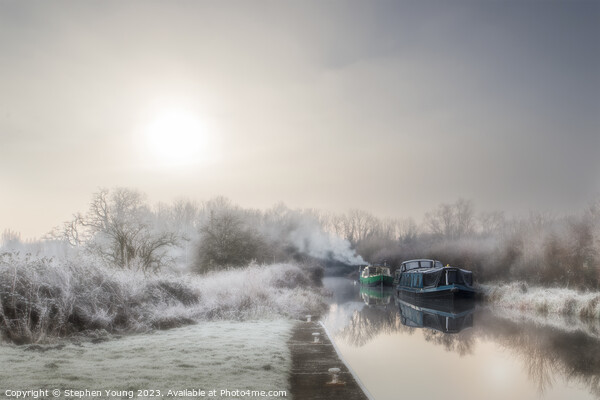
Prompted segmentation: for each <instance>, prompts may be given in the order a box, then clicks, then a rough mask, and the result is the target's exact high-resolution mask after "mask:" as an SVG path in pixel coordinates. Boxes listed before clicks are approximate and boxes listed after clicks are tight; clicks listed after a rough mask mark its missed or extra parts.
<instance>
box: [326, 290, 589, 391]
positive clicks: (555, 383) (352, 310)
mask: <svg viewBox="0 0 600 400" xmlns="http://www.w3.org/2000/svg"><path fill="white" fill-rule="evenodd" d="M331 283H332V282H326V285H327V287H330V288H332V290H333V291H335V288H334V287H332V286H330V284H331ZM335 285H338V286H339V287H342V286H344V285H345V289H344V290H345V292H344V295H343V296H338V297H337V298H336V300H334V301H332V304H331V308H330V312H329V314H328V315H326V316H325V318H324V323H325V324H326V325H327V326H328V328H329V329H330V331H331V332H332V333H333V335H334V338H335V340H336V342H341V343H345V344H347V346H344V348H345V349H346V350H343V351H346V352H350V353H352V352H356V353H357V354H358V353H361V350H360V349H361V348H366V347H368V349H369V352H370V353H374V352H376V351H377V345H378V343H381V344H382V345H381V346H380V347H382V349H381V357H388V358H389V357H396V358H397V359H398V360H401V359H407V358H410V359H411V365H412V367H413V368H421V369H423V370H430V369H431V366H432V365H434V364H435V363H436V362H437V361H438V360H437V359H436V357H438V358H439V360H443V359H444V357H443V354H444V353H447V352H451V353H454V354H457V355H459V358H458V360H464V361H458V363H457V364H456V365H455V369H453V371H452V374H453V377H454V379H450V378H447V379H448V385H452V382H453V381H456V382H461V381H462V379H463V378H464V379H471V378H470V376H464V377H463V376H462V375H461V374H463V375H467V372H466V371H468V370H469V369H470V368H474V370H477V367H479V369H489V370H490V371H492V372H493V371H494V368H495V366H494V365H492V364H493V363H494V362H498V361H497V360H498V359H500V358H501V357H506V354H509V355H510V358H511V359H513V360H514V361H516V362H517V363H518V364H520V365H521V366H522V369H523V371H524V372H525V374H520V376H521V377H520V378H519V379H524V378H523V376H525V377H526V379H525V381H526V382H525V384H526V385H528V386H532V388H533V389H532V390H535V391H536V392H537V394H538V396H539V397H540V398H562V397H564V396H565V395H566V394H565V393H568V396H569V397H570V398H600V323H598V321H596V322H595V323H589V322H588V323H586V324H585V329H584V328H581V325H576V324H574V323H573V322H572V321H569V320H561V319H560V318H547V317H540V316H531V315H523V314H518V313H514V312H506V311H504V310H499V309H494V308H493V307H487V306H485V307H484V306H482V305H477V304H476V303H474V302H460V303H455V304H447V303H442V304H436V303H430V302H429V303H423V302H415V301H409V300H408V299H405V298H395V296H394V295H393V292H390V291H381V290H379V289H376V290H369V289H367V288H364V289H361V288H360V287H355V286H353V285H352V284H349V283H348V282H347V281H346V282H345V283H344V282H336V283H335ZM335 285H333V286H335ZM348 287H350V288H352V290H348ZM365 289H366V290H365ZM415 334H417V335H420V336H421V339H419V340H417V338H416V337H415ZM390 338H392V339H394V340H395V341H396V343H400V342H397V341H402V340H404V341H406V342H408V341H411V343H413V342H414V343H415V345H414V346H415V347H416V346H431V345H433V347H431V348H430V349H427V348H425V349H426V350H427V356H425V354H421V355H422V356H423V357H420V355H414V354H408V351H407V350H406V349H403V350H398V351H399V352H400V351H401V352H402V354H392V352H393V348H394V346H390V343H392V344H393V343H394V342H393V341H390ZM403 338H404V339H403ZM409 338H410V340H409ZM415 340H417V342H415ZM384 342H385V348H383V347H384V345H383V344H384ZM419 343H423V344H422V345H421V344H419ZM396 347H398V349H400V348H401V346H400V345H398V346H396ZM420 348H421V347H420ZM435 348H443V349H444V350H445V352H444V351H443V352H441V353H439V352H438V353H436V351H435ZM352 349H355V350H352ZM373 349H375V350H373ZM409 351H410V350H409ZM421 352H423V350H421ZM361 354H362V353H361ZM436 354H437V355H436ZM465 356H467V357H465ZM345 357H347V358H352V355H351V354H349V355H348V354H345ZM361 357H362V356H361ZM384 365H387V364H385V363H382V368H389V367H384ZM473 366H474V367H473ZM511 368H512V369H513V370H514V367H511ZM509 369H510V368H509ZM492 372H490V373H492ZM359 377H360V374H359ZM361 379H362V378H361ZM527 382H529V383H527ZM418 384H422V382H421V383H416V382H415V385H418ZM507 384H508V386H513V387H512V388H510V390H520V392H518V393H517V394H516V395H517V396H520V398H524V396H526V395H525V394H524V393H527V389H526V388H524V384H522V383H519V384H516V383H515V384H514V385H511V382H508V383H507V382H504V385H505V386H506V385H507ZM377 385H378V386H379V388H378V389H379V390H382V389H381V387H380V386H381V384H379V383H378V384H377ZM480 385H483V384H480ZM367 387H368V385H367ZM457 389H458V388H457ZM480 389H481V390H482V392H481V393H484V392H485V390H484V388H483V387H482V388H480ZM505 389H506V390H509V388H505ZM470 390H472V395H469V392H467V393H463V395H462V398H477V397H478V396H480V395H481V393H478V392H477V384H474V385H472V387H471V389H470ZM488 390H489V389H488ZM503 390H504V389H503ZM390 391H393V387H392V386H390ZM550 392H552V393H550ZM475 393H478V394H477V395H476V394H475ZM553 396H554V397H553ZM444 397H446V398H451V397H448V396H444ZM376 398H377V397H376ZM382 398H384V397H382Z"/></svg>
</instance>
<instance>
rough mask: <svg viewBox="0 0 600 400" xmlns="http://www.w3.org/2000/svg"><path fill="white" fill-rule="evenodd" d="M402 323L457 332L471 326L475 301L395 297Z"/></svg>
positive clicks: (446, 331)
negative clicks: (442, 300) (422, 299)
mask: <svg viewBox="0 0 600 400" xmlns="http://www.w3.org/2000/svg"><path fill="white" fill-rule="evenodd" d="M396 305H397V306H398V312H399V313H400V320H401V321H402V324H404V325H406V326H411V327H414V328H429V329H434V330H436V331H439V332H442V333H458V332H460V331H462V330H464V329H467V328H471V327H473V311H475V302H474V301H472V300H463V301H460V302H452V301H450V302H441V301H435V300H427V301H421V302H419V301H415V300H412V299H408V298H406V299H405V298H396Z"/></svg>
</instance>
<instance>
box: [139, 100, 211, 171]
mask: <svg viewBox="0 0 600 400" xmlns="http://www.w3.org/2000/svg"><path fill="white" fill-rule="evenodd" d="M145 141H146V145H147V149H148V152H149V153H150V155H151V156H152V157H153V159H154V160H155V162H156V163H158V164H160V165H161V166H188V165H193V164H198V163H200V162H201V161H203V158H206V155H207V154H206V153H207V151H208V150H207V132H206V129H205V126H204V125H203V124H202V122H201V120H200V119H199V118H198V117H196V116H195V115H194V114H193V113H190V112H187V111H184V110H177V109H175V110H164V111H162V112H160V113H158V114H157V115H156V116H155V117H154V118H153V119H152V120H151V121H150V123H149V124H148V125H147V127H146V129H145Z"/></svg>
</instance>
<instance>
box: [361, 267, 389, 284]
mask: <svg viewBox="0 0 600 400" xmlns="http://www.w3.org/2000/svg"><path fill="white" fill-rule="evenodd" d="M393 282H394V278H393V277H392V274H391V273H390V269H389V268H388V267H386V266H381V265H367V266H365V267H364V268H363V269H362V270H361V272H360V284H361V285H366V286H392V285H393Z"/></svg>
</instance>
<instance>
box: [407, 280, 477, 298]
mask: <svg viewBox="0 0 600 400" xmlns="http://www.w3.org/2000/svg"><path fill="white" fill-rule="evenodd" d="M396 293H397V294H398V295H399V296H400V295H401V296H405V297H407V298H409V299H437V300H454V299H469V298H473V297H475V290H474V289H473V288H470V287H468V286H464V285H459V284H450V285H444V286H437V287H432V288H414V287H405V286H400V285H398V286H397V287H396Z"/></svg>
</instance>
